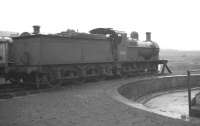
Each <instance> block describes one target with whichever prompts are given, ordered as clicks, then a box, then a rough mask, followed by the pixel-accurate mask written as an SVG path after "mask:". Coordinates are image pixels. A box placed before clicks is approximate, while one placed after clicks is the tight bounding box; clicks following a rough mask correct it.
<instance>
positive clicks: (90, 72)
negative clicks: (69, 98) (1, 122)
mask: <svg viewBox="0 0 200 126" xmlns="http://www.w3.org/2000/svg"><path fill="white" fill-rule="evenodd" d="M8 48H9V49H8V50H9V51H7V52H8V55H7V56H8V58H7V59H8V61H7V67H6V70H5V77H6V79H7V80H10V81H11V82H15V83H21V82H26V83H36V85H37V87H39V86H40V85H41V84H48V85H50V86H55V85H58V84H60V83H61V82H63V81H69V80H79V81H84V80H87V79H94V78H95V79H100V78H101V79H103V78H106V77H113V76H119V77H120V76H133V75H138V74H146V73H157V72H158V65H163V70H162V72H163V71H164V68H165V67H166V63H167V60H159V46H158V44H157V43H156V42H153V41H152V40H151V33H150V32H147V33H146V40H145V41H140V40H139V39H138V33H137V32H132V35H131V38H128V37H127V34H126V33H124V32H119V31H116V30H113V29H111V28H96V29H93V30H91V31H90V33H79V32H76V31H73V30H68V31H66V32H61V33H57V34H49V35H45V34H40V27H39V26H34V32H33V34H30V33H27V32H25V33H22V34H21V36H19V37H14V38H13V42H12V43H11V44H9V47H8ZM167 69H168V68H167Z"/></svg>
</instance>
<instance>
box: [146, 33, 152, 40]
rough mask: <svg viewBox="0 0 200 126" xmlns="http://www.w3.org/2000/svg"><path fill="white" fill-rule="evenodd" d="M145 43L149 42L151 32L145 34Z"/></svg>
mask: <svg viewBox="0 0 200 126" xmlns="http://www.w3.org/2000/svg"><path fill="white" fill-rule="evenodd" d="M146 41H151V32H146Z"/></svg>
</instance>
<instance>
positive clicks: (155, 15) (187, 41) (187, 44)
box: [0, 0, 200, 50]
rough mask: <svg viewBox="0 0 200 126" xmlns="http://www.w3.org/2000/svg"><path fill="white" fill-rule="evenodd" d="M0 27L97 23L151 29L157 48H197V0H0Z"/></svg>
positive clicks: (46, 29) (45, 28)
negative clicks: (158, 46)
mask: <svg viewBox="0 0 200 126" xmlns="http://www.w3.org/2000/svg"><path fill="white" fill-rule="evenodd" d="M0 4H1V6H0V19H1V21H0V31H13V32H20V33H21V32H24V31H28V32H32V25H40V26H41V32H42V33H57V32H60V31H64V30H67V29H68V28H70V29H78V30H79V31H80V32H88V31H89V30H91V29H93V28H97V27H110V28H114V29H116V30H121V31H125V32H127V33H128V34H130V32H131V31H138V32H139V34H140V39H141V40H144V39H145V32H146V31H150V32H152V39H153V40H154V41H156V42H158V43H159V45H160V47H161V48H167V49H169V48H170V49H179V50H200V1H199V2H198V0H0Z"/></svg>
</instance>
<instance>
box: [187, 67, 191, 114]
mask: <svg viewBox="0 0 200 126" xmlns="http://www.w3.org/2000/svg"><path fill="white" fill-rule="evenodd" d="M187 87H188V107H189V116H190V115H191V86H190V71H189V70H188V71H187Z"/></svg>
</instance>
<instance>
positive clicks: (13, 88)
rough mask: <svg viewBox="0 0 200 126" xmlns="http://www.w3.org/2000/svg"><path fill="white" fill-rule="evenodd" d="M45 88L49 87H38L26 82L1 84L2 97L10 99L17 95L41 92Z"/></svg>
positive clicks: (0, 92) (0, 95) (0, 97)
mask: <svg viewBox="0 0 200 126" xmlns="http://www.w3.org/2000/svg"><path fill="white" fill-rule="evenodd" d="M44 89H48V87H42V88H36V87H35V86H33V85H26V84H1V85H0V99H9V98H13V97H16V96H24V95H27V94H34V93H39V92H41V91H42V90H44Z"/></svg>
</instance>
